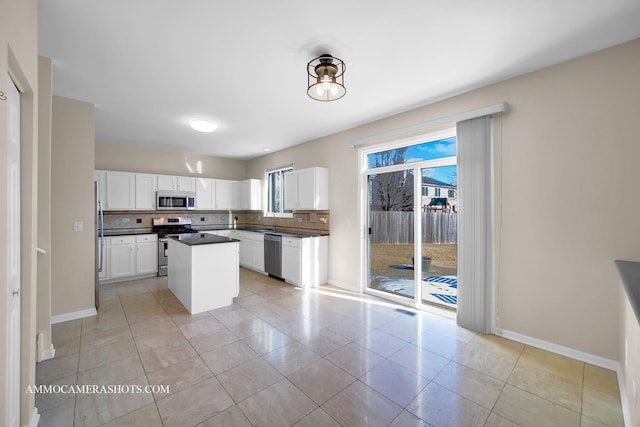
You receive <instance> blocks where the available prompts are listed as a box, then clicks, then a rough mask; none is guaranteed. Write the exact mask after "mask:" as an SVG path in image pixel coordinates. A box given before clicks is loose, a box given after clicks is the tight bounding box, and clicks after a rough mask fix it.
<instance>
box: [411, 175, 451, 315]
mask: <svg viewBox="0 0 640 427" xmlns="http://www.w3.org/2000/svg"><path fill="white" fill-rule="evenodd" d="M420 176H421V184H422V195H421V210H422V212H421V214H420V215H421V218H420V220H421V222H422V223H421V227H420V228H421V239H420V241H421V245H420V246H421V252H422V275H421V278H420V286H421V291H422V292H421V299H422V300H421V302H423V303H427V304H438V305H443V306H445V307H448V308H451V309H455V308H456V305H457V303H458V170H457V166H456V165H455V164H453V165H447V166H437V167H427V168H422V169H421V170H420Z"/></svg>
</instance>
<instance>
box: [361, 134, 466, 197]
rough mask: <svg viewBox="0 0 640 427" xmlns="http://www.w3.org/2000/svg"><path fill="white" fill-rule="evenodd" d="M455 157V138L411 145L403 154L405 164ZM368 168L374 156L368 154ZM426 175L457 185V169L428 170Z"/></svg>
mask: <svg viewBox="0 0 640 427" xmlns="http://www.w3.org/2000/svg"><path fill="white" fill-rule="evenodd" d="M455 155H456V137H455V136H453V137H451V138H446V139H440V140H438V141H432V142H425V143H422V144H417V145H412V146H410V147H408V148H407V151H405V153H404V158H405V163H413V162H419V161H422V160H432V159H439V158H442V157H451V156H455ZM368 158H369V167H373V161H374V155H373V154H370V155H369V156H368ZM426 173H428V175H425V176H429V177H431V178H434V179H437V180H438V181H442V182H445V183H449V184H454V185H455V184H457V181H458V180H457V167H456V166H455V165H452V166H441V167H437V168H430V169H429V170H428V172H426Z"/></svg>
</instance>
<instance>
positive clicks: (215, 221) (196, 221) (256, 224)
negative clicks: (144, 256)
mask: <svg viewBox="0 0 640 427" xmlns="http://www.w3.org/2000/svg"><path fill="white" fill-rule="evenodd" d="M163 216H170V217H186V218H191V222H192V224H193V227H194V228H196V229H197V228H198V226H200V227H207V228H210V227H219V228H229V227H232V226H233V220H234V218H236V217H237V226H238V227H239V228H272V227H273V226H274V225H275V226H276V228H277V229H279V230H281V231H298V232H314V233H318V232H320V233H327V234H328V233H329V225H330V221H329V219H330V212H329V211H297V212H295V213H294V214H293V218H274V217H267V216H264V215H263V214H262V213H261V212H256V211H198V212H194V211H105V212H104V226H105V229H106V230H141V229H149V231H150V230H151V228H152V227H153V219H154V218H159V217H163Z"/></svg>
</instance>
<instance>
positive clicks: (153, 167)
mask: <svg viewBox="0 0 640 427" xmlns="http://www.w3.org/2000/svg"><path fill="white" fill-rule="evenodd" d="M95 168H96V169H104V170H115V171H123V172H144V173H157V174H165V175H178V176H203V177H205V178H220V179H236V180H240V179H244V177H245V175H246V162H243V161H239V160H230V159H223V158H221V157H213V156H207V155H204V154H194V153H183V152H178V151H170V150H158V149H153V148H144V147H136V146H134V145H124V144H112V143H108V142H102V141H96V158H95Z"/></svg>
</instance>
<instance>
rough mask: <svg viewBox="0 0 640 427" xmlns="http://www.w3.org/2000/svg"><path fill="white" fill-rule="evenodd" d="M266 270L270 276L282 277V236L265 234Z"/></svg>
mask: <svg viewBox="0 0 640 427" xmlns="http://www.w3.org/2000/svg"><path fill="white" fill-rule="evenodd" d="M264 270H265V271H266V272H267V274H269V275H270V276H275V277H278V278H282V236H280V235H279V234H269V233H267V234H265V235H264Z"/></svg>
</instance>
